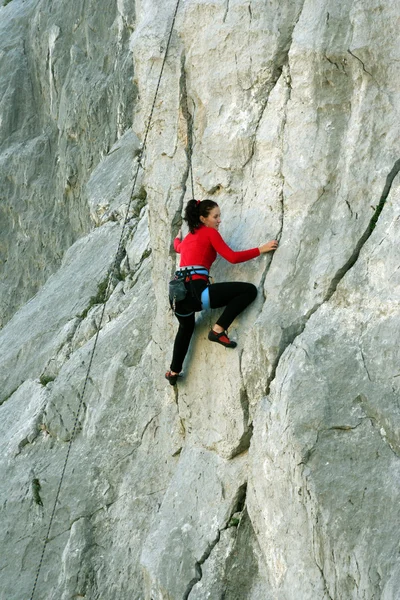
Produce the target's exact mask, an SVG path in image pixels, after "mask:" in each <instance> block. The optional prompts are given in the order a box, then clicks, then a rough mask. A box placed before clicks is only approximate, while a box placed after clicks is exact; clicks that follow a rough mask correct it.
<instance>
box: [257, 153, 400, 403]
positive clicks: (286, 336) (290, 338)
mask: <svg viewBox="0 0 400 600" xmlns="http://www.w3.org/2000/svg"><path fill="white" fill-rule="evenodd" d="M399 171H400V159H398V160H397V161H396V162H395V163H394V165H393V168H392V169H391V171H390V172H389V174H388V176H387V177H386V182H385V186H384V188H383V192H382V195H381V197H380V199H379V203H378V205H377V207H376V209H375V212H374V214H373V215H372V218H371V219H370V221H369V223H368V226H367V228H366V230H365V231H364V233H363V234H362V236H361V237H360V239H359V240H358V242H357V244H356V246H355V249H354V250H353V252H352V254H351V255H350V257H349V258H348V260H347V261H346V262H345V264H344V265H343V266H342V267H341V268H340V269H338V271H336V274H335V275H334V277H333V279H332V281H331V283H330V286H329V288H328V290H327V292H326V294H325V296H324V298H323V300H322V301H321V302H318V303H317V304H315V305H314V306H313V307H312V308H311V309H310V310H309V311H308V312H307V313H306V315H304V316H302V317H300V318H299V319H298V320H297V321H296V322H295V323H292V324H291V325H290V326H289V327H286V328H284V329H283V330H282V335H281V341H280V345H279V350H278V354H277V357H276V359H275V361H274V363H273V365H272V368H271V373H270V376H269V378H268V381H267V386H266V394H267V395H268V394H269V391H270V388H271V383H272V381H273V380H274V379H275V375H276V370H277V368H278V364H279V361H280V358H281V356H282V354H283V353H284V351H285V350H286V348H287V347H288V346H290V345H291V344H293V342H294V340H295V339H296V338H297V337H298V336H299V335H301V334H302V333H303V331H304V329H305V326H306V325H307V323H308V321H309V320H310V318H311V317H312V315H313V314H314V313H315V312H316V311H317V310H318V309H319V307H320V306H322V304H324V303H325V302H328V301H329V300H330V299H331V297H332V296H333V294H334V293H335V292H336V289H337V287H338V285H339V283H340V282H341V280H342V279H343V277H344V276H345V275H346V273H347V272H348V271H350V269H351V268H352V267H353V266H354V265H355V263H356V262H357V260H358V257H359V256H360V252H361V250H362V248H363V247H364V245H365V244H366V242H367V240H368V239H369V237H370V236H371V234H372V232H373V231H374V229H375V227H376V224H377V222H378V219H379V217H380V215H381V213H382V210H383V208H384V206H385V203H386V200H387V198H388V196H389V193H390V190H391V187H392V184H393V181H394V178H395V177H396V175H397V174H398V172H399Z"/></svg>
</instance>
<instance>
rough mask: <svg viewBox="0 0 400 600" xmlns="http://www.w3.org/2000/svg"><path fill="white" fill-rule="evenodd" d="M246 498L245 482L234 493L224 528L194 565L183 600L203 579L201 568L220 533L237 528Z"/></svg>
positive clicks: (186, 599) (218, 539) (216, 542)
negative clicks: (193, 571) (193, 572)
mask: <svg viewBox="0 0 400 600" xmlns="http://www.w3.org/2000/svg"><path fill="white" fill-rule="evenodd" d="M246 498H247V482H245V483H243V485H241V486H240V487H239V488H238V490H237V492H236V496H235V498H234V500H233V507H232V510H231V512H230V515H229V518H228V519H227V521H226V524H225V526H224V527H222V528H221V529H219V530H218V532H217V534H216V537H215V539H214V540H213V541H212V542H210V544H208V546H207V548H206V550H205V551H204V553H203V555H202V557H201V558H200V560H198V561H197V562H196V564H195V571H196V575H195V576H194V577H193V579H192V580H191V581H190V582H189V584H188V586H187V588H186V591H185V593H184V595H183V600H188V598H189V595H190V593H191V592H192V590H193V588H194V586H195V585H196V584H197V583H198V582H199V581H201V579H202V577H203V571H202V566H203V565H204V563H205V562H206V561H207V560H208V559H209V557H210V555H211V553H212V551H213V550H214V548H215V546H216V545H217V544H218V542H219V541H220V539H221V532H222V531H225V530H226V529H229V528H230V527H237V526H238V525H239V523H240V519H241V515H243V512H244V510H245V508H246Z"/></svg>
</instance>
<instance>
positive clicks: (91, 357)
mask: <svg viewBox="0 0 400 600" xmlns="http://www.w3.org/2000/svg"><path fill="white" fill-rule="evenodd" d="M180 2H181V0H177V3H176V6H175V11H174V14H173V18H172V24H171V28H170V31H169V36H168V41H167V45H166V48H165V52H164V58H163V62H162V65H161V70H160V75H159V77H158V82H157V86H156V91H155V93H154V100H153V104H152V107H151V110H150V114H149V118H148V121H147V126H146V130H145V135H144V138H143V143H142V147H141V149H140V151H139V153H138V156H137V168H136V172H135V175H134V178H133V183H132V191H131V194H130V197H129V202H128V207H127V210H126V214H125V219H124V222H123V225H122V230H121V235H120V238H119V244H118V248H117V251H116V253H115V259H114V262H113V266H112V267H111V269H109V271H108V276H107V289H106V293H105V300H104V304H103V309H102V311H101V315H100V319H99V323H98V326H97V330H96V335H95V339H94V343H93V348H92V351H91V354H90V359H89V365H88V369H87V373H86V377H85V381H84V384H83V388H82V393H81V394H78V398H79V403H78V408H77V411H76V414H75V420H74V426H73V428H72V433H71V438H70V441H69V444H68V449H67V454H66V457H65V461H64V465H63V468H62V471H61V477H60V481H59V484H58V488H57V492H56V497H55V500H54V505H53V510H52V512H51V516H50V520H49V525H48V528H47V532H46V535H45V538H44V542H43V548H42V553H41V556H40V560H39V564H38V568H37V571H36V576H35V581H34V584H33V589H32V592H31V596H30V600H33V597H34V594H35V590H36V587H37V582H38V579H39V575H40V571H41V568H42V564H43V557H44V553H45V551H46V547H47V544H48V542H49V538H50V531H51V528H52V525H53V521H54V516H55V512H56V508H57V504H58V499H59V496H60V492H61V486H62V483H63V479H64V475H65V471H66V468H67V463H68V459H69V455H70V452H71V446H72V443H73V441H74V439H75V435H76V433H77V430H78V419H79V414H80V411H81V408H82V403H83V398H84V395H85V391H86V387H87V383H88V381H89V376H90V372H91V368H92V363H93V357H94V354H95V351H96V346H97V342H98V339H99V335H100V329H101V326H102V323H103V319H104V313H105V309H106V305H107V302H108V299H109V296H110V291H111V282H112V277H113V274H114V273H115V272H116V270H117V264H118V258H119V256H120V255H121V251H122V248H123V245H124V239H125V230H126V226H127V223H128V221H129V214H130V207H131V204H132V200H133V193H134V190H135V187H136V182H137V178H138V174H139V169H140V167H141V159H142V157H143V154H144V151H145V148H146V144H147V138H148V134H149V131H150V125H151V122H152V118H153V112H154V108H155V105H156V100H157V96H158V91H159V88H160V83H161V78H162V75H163V72H164V67H165V63H166V60H167V56H168V50H169V47H170V43H171V38H172V32H173V30H174V25H175V20H176V16H177V13H178V8H179V5H180ZM186 103H187V96H186ZM188 146H189V163H190V165H191V142H190V140H189V144H188ZM190 170H191V167H190ZM192 192H193V175H192Z"/></svg>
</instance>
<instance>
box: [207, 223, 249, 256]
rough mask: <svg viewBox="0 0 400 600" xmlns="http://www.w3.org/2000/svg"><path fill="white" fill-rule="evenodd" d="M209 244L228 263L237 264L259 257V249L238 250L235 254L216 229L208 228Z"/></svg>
mask: <svg viewBox="0 0 400 600" xmlns="http://www.w3.org/2000/svg"><path fill="white" fill-rule="evenodd" d="M209 235H210V242H211V244H212V246H213V248H214V249H215V250H216V252H218V254H220V255H221V256H222V257H223V258H225V260H227V261H228V262H230V263H233V264H237V263H241V262H246V261H247V260H251V259H252V258H256V257H257V256H260V254H261V253H260V249H259V248H251V249H250V250H239V251H238V252H235V251H234V250H232V248H230V247H229V246H228V244H226V243H225V242H224V240H223V239H222V236H221V234H220V233H219V232H218V231H217V230H216V229H211V228H209Z"/></svg>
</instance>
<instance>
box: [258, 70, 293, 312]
mask: <svg viewBox="0 0 400 600" xmlns="http://www.w3.org/2000/svg"><path fill="white" fill-rule="evenodd" d="M283 76H284V77H285V81H286V86H287V94H286V98H285V103H284V106H283V118H282V124H281V127H280V131H279V139H280V140H281V158H280V165H279V170H280V179H281V182H282V185H281V190H280V193H279V203H280V209H281V211H280V224H279V231H278V233H277V235H276V238H275V239H277V240H278V242H280V240H281V237H282V232H283V226H284V217H285V202H284V187H285V177H284V175H283V168H282V167H283V145H284V142H283V140H284V133H285V128H286V123H287V107H288V104H289V101H290V98H291V94H292V86H291V76H290V67H289V64H288V65H287V66H286V72H285V73H283ZM273 258H274V256H273V255H272V257H271V260H270V261H269V262H268V264H267V265H266V267H265V269H264V272H263V274H262V277H261V281H260V286H261V289H262V292H263V296H264V302H265V301H266V299H267V298H266V294H265V288H264V286H265V279H266V277H267V274H268V271H269V270H270V268H271V264H272V261H273Z"/></svg>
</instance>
